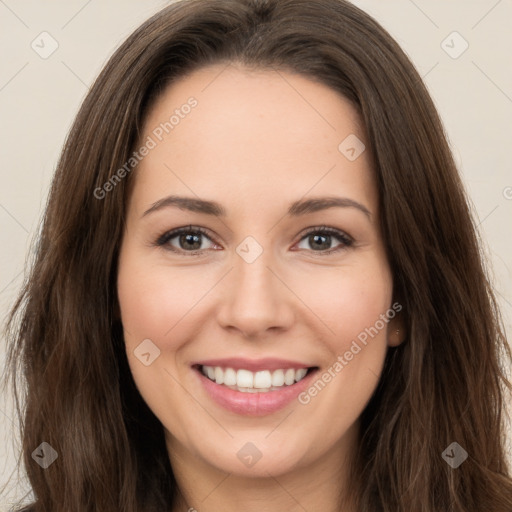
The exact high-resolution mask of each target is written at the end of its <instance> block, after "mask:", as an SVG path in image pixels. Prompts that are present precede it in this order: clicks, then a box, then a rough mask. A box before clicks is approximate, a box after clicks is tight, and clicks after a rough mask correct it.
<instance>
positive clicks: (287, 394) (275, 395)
mask: <svg viewBox="0 0 512 512" xmlns="http://www.w3.org/2000/svg"><path fill="white" fill-rule="evenodd" d="M194 371H195V373H197V374H198V375H199V378H200V380H201V384H202V385H203V387H204V389H205V390H206V393H207V394H208V395H209V396H210V398H211V399H212V400H213V401H214V402H216V403H217V404H218V405H220V406H221V407H224V409H227V410H228V411H231V412H234V413H236V414H241V415H244V416H265V415H267V414H272V413H273V412H276V411H279V410H280V409H283V408H284V407H286V406H287V405H288V404H290V403H291V402H292V401H293V400H294V399H295V398H297V396H298V395H299V394H300V393H301V392H302V391H304V390H305V389H306V388H307V387H308V386H309V385H310V382H311V379H312V378H313V376H314V374H315V373H316V372H317V369H314V370H310V371H309V373H308V374H307V375H306V376H305V377H304V378H303V379H302V380H300V381H299V382H296V383H295V384H292V385H291V386H284V387H283V388H282V389H280V390H276V391H267V392H263V393H249V392H246V393H244V392H242V391H235V390H233V389H230V388H228V387H226V386H224V385H222V384H217V383H216V382H213V381H211V380H210V379H209V378H208V377H206V376H205V375H203V373H202V372H201V369H195V370H194Z"/></svg>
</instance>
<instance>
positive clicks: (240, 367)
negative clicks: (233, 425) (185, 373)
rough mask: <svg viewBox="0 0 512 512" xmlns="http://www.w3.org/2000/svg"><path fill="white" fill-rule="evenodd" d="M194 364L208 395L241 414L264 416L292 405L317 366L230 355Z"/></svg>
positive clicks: (216, 401)
mask: <svg viewBox="0 0 512 512" xmlns="http://www.w3.org/2000/svg"><path fill="white" fill-rule="evenodd" d="M206 362H208V363H209V364H200V363H196V364H193V365H192V369H193V370H194V373H195V374H196V375H197V376H198V377H199V380H200V383H201V385H202V388H203V390H204V391H205V392H206V396H207V397H208V398H209V399H211V400H212V401H213V402H215V403H216V404H217V405H219V406H221V407H222V408H223V409H227V410H228V411H231V412H234V413H236V414H238V415H247V416H263V415H267V414H271V413H273V412H276V411H278V410H281V409H283V408H285V407H286V406H287V405H289V404H290V403H291V402H293V400H294V399H295V398H297V396H298V395H299V393H301V392H302V391H304V390H305V389H306V388H307V387H308V386H309V385H310V382H311V379H312V376H313V375H314V374H315V373H316V372H317V371H318V367H317V366H309V367H308V366H305V365H303V364H301V363H292V362H287V361H283V360H262V361H259V362H251V361H248V360H240V359H229V360H215V361H205V362H204V363H206Z"/></svg>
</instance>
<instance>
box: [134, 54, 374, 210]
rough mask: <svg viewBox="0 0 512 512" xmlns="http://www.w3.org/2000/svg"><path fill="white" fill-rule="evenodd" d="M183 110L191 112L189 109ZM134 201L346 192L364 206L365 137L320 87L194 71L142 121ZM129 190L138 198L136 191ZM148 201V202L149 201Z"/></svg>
mask: <svg viewBox="0 0 512 512" xmlns="http://www.w3.org/2000/svg"><path fill="white" fill-rule="evenodd" d="M192 105H193V106H192ZM149 139H151V140H152V141H153V142H154V144H152V146H154V147H153V148H152V149H151V150H150V151H149V152H148V154H147V156H145V157H144V158H143V159H142V161H141V162H140V164H139V166H138V168H137V172H136V173H135V174H136V176H135V177H136V184H137V183H138V184H139V186H137V185H136V186H135V194H136V195H139V196H140V195H141V193H142V194H143V195H144V196H145V198H146V199H147V200H151V199H153V200H156V199H158V197H156V196H158V195H160V196H162V195H164V193H166V192H167V193H178V192H184V193H187V195H191V193H193V194H195V195H197V196H201V197H203V196H204V197H213V196H215V197H218V198H222V197H229V198H231V202H233V201H235V202H236V201H239V202H241V201H244V198H249V197H250V198H251V199H252V201H253V202H255V200H256V199H258V200H259V202H260V207H261V206H262V204H263V203H262V201H269V200H271V198H273V197H275V198H276V199H279V198H280V197H283V194H286V195H288V194H289V195H290V198H292V197H293V199H296V198H297V196H298V197H301V196H303V195H305V194H307V193H308V191H311V193H313V194H316V193H318V194H324V193H326V192H329V193H332V192H334V191H335V189H340V194H341V193H343V192H345V191H348V192H351V193H353V194H356V195H359V198H360V199H366V201H367V202H369V203H372V202H374V200H375V190H374V184H373V179H372V173H371V169H370V161H369V155H368V152H367V151H363V152H362V153H361V155H360V156H359V157H358V158H357V159H355V160H351V159H349V158H347V155H346V154H345V153H343V151H344V150H346V146H347V144H346V143H345V142H344V141H346V140H348V141H349V143H350V144H349V145H352V146H354V142H355V144H356V150H357V152H359V151H360V150H361V147H362V146H357V144H358V141H360V142H361V143H364V142H363V141H365V139H366V136H365V132H364V127H363V125H362V123H361V120H360V118H359V115H358V113H357V111H356V109H355V108H354V106H353V105H352V104H351V103H350V102H349V101H348V100H347V99H345V98H344V97H343V96H341V95H340V94H339V93H338V92H336V91H334V90H333V89H331V88H329V87H327V86H326V85H324V84H321V83H318V82H315V81H312V80H311V79H309V78H307V77H304V76H301V75H297V74H293V73H289V72H285V71H278V70H248V69H246V68H241V67H237V66H234V65H232V64H229V65H226V64H223V65H215V66H209V67H206V68H201V69H199V70H197V71H195V72H193V73H191V74H189V75H188V76H186V77H185V78H182V79H180V80H178V81H176V82H174V83H173V84H172V85H170V86H169V87H168V88H167V89H166V90H165V91H164V92H163V93H162V95H161V96H160V97H159V99H158V101H157V102H156V103H155V104H154V105H153V107H152V109H151V111H150V112H149V114H148V116H147V118H146V120H145V123H144V128H143V136H142V138H141V141H142V143H144V142H145V141H148V140H149ZM137 190H138V192H137ZM149 196H151V197H149Z"/></svg>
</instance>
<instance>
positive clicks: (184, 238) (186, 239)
mask: <svg viewBox="0 0 512 512" xmlns="http://www.w3.org/2000/svg"><path fill="white" fill-rule="evenodd" d="M180 242H181V243H183V244H187V243H191V244H192V245H194V243H195V244H196V246H195V247H191V249H200V248H201V242H200V240H199V236H198V235H189V234H187V235H181V237H180Z"/></svg>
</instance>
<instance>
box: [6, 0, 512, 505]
mask: <svg viewBox="0 0 512 512" xmlns="http://www.w3.org/2000/svg"><path fill="white" fill-rule="evenodd" d="M189 244H192V246H189ZM317 244H320V246H318V245H317ZM331 245H332V246H331ZM191 249H192V250H191ZM18 320H19V324H18V323H17V321H18ZM9 327H10V333H11V339H12V344H11V357H10V360H9V361H10V364H11V366H12V371H13V375H15V369H16V368H17V367H19V365H20V364H23V374H24V378H26V381H27V386H28V388H27V389H28V393H27V398H26V410H25V411H24V418H25V424H24V430H23V433H22V436H23V437H22V439H23V457H24V462H25V466H26V469H27V473H28V476H29V479H30V482H31V485H32V487H33V489H34V493H35V496H36V503H34V505H33V506H32V507H30V508H29V509H30V510H34V511H37V510H53V511H60V510H74V511H82V510H90V509H94V510H105V511H107V510H112V511H114V510H116V511H117V510H123V511H136V510H137V511H139V510H147V511H149V510H172V511H178V510H198V511H199V512H203V511H205V512H208V511H213V510H223V511H230V510H235V509H237V510H239V509H241V508H242V509H243V510H249V511H251V510H269V511H271V510H323V511H325V510H329V511H335V510H336V511H337V510H344V511H349V512H356V511H357V512H360V511H386V512H391V511H393V512H396V511H404V512H405V511H408V512H410V511H420V510H421V511H422V512H423V511H432V512H433V511H439V510H452V511H461V512H462V511H467V510H472V511H473V510H493V511H503V512H505V511H510V510H512V481H511V479H510V474H509V468H508V467H507V464H506V459H505V449H504V428H503V424H502V418H503V412H504V399H505V395H504V393H505V391H506V390H510V383H509V382H508V381H507V379H506V376H505V374H504V372H503V370H502V368H501V366H500V359H499V358H500V357H502V356H506V357H508V358H509V359H510V350H509V348H508V345H507V343H506V340H505V336H504V333H503V329H502V323H501V320H500V316H499V312H498V309H497V307H496V301H495V298H494V295H493V293H492V290H491V288H490V285H489V283H488V280H487V277H486V274H485V271H484V267H483V263H482V261H481V258H480V253H479V248H478V243H477V238H476V235H475V228H474V224H473V221H472V218H471V216H470V212H469V208H468V204H467V200H466V197H465V194H464V190H463V186H462V184H461V181H460V178H459V176H458V173H457V170H456V168H455V165H454V162H453V159H452V156H451V154H450V151H449V148H448V145H447V142H446V140H445V137H444V134H443V128H442V125H441V122H440V120H439V117H438V115H437V113H436V111H435V108H434V106H433V103H432V101H431V99H430V97H429V95H428V93H427V91H426V89H425V87H424V85H423V83H422V81H421V79H420V77H419V75H418V74H417V72H416V71H415V69H414V67H413V66H412V64H411V63H410V61H409V60H408V59H407V57H406V56H405V55H404V53H403V51H402V50H401V49H400V48H399V47H398V45H397V44H396V43H395V42H394V41H393V40H392V38H391V37H390V36H389V34H387V33H386V32H385V31H384V30H383V28H382V27H380V26H379V25H378V24H377V23H376V22H375V21H374V20H373V19H371V18H370V17H369V16H368V15H366V14H365V13H363V12H362V11H360V10H359V9H357V8H356V7H354V6H352V5H351V4H349V3H347V2H345V1H341V0H314V1H308V2H305V1H302V0H300V1H297V0H279V1H278V0H267V1H264V0H259V1H257V0H236V1H235V0H233V1H225V0H223V1H220V0H209V1H203V0H186V1H182V2H178V3H175V4H173V5H170V6H169V7H167V8H166V9H164V10H163V11H161V12H160V13H158V14H157V15H155V16H154V17H153V18H151V19H150V20H148V21H147V22H146V23H145V24H143V25H142V26H141V27H140V28H139V29H138V30H137V31H136V32H135V33H134V34H132V36H130V37H129V38H128V40H127V41H126V42H125V43H124V44H123V45H122V46H121V47H120V48H119V50H118V51H117V52H116V53H115V54H114V56H113V57H112V58H111V59H110V61H109V63H108V64H107V65H106V67H105V69H104V70H103V72H102V73H101V74H100V76H99V78H98V79H97V81H96V83H95V84H94V86H93V87H92V89H91V91H90V93H89V94H88V96H87V98H86V99H85V101H84V104H83V106H82V108H81V110H80V112H79V114H78V116H77V119H76V121H75V123H74V125H73V127H72V129H71V132H70V135H69V138H68V140H67V142H66V145H65V148H64V151H63V154H62V157H61V160H60V162H59V166H58V169H57V172H56V175H55V179H54V182H53V186H52V189H51V193H50V198H49V203H48V207H47V211H46V215H45V218H44V225H43V230H42V233H41V239H40V243H39V246H38V251H37V258H36V262H35V265H34V268H33V270H32V274H31V277H30V279H29V280H28V281H27V284H26V286H25V288H24V290H23V293H22V295H21V296H20V298H19V300H18V302H17V303H16V305H15V307H14V310H13V313H12V317H11V321H10V324H9Z"/></svg>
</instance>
